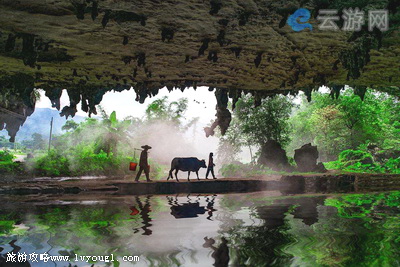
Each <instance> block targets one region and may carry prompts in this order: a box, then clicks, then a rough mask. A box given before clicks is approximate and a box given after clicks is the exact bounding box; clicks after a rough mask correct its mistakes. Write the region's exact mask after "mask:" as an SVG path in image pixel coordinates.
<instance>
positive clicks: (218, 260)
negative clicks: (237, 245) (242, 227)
mask: <svg viewBox="0 0 400 267" xmlns="http://www.w3.org/2000/svg"><path fill="white" fill-rule="evenodd" d="M204 241H205V242H204V244H203V247H204V248H211V249H212V250H213V253H212V254H211V256H212V257H213V258H214V260H215V263H214V266H216V267H224V266H228V264H229V248H228V240H226V239H225V238H224V237H222V238H221V244H220V245H219V246H218V247H215V246H214V244H215V240H214V239H213V238H208V237H204Z"/></svg>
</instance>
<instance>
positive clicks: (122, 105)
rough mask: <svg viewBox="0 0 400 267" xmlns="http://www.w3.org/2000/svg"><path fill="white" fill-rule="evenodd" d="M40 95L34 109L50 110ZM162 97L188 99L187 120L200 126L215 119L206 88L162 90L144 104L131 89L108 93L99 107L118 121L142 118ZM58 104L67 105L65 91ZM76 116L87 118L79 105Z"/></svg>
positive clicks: (212, 99) (214, 104)
mask: <svg viewBox="0 0 400 267" xmlns="http://www.w3.org/2000/svg"><path fill="white" fill-rule="evenodd" d="M40 93H41V98H40V101H39V102H38V103H36V107H38V108H51V102H50V100H49V99H48V98H47V97H46V96H45V95H44V91H40ZM164 96H168V99H169V101H175V100H178V99H179V98H183V97H186V98H188V100H189V105H188V110H187V113H186V117H187V118H188V119H192V118H195V117H199V122H200V123H201V124H209V123H210V121H211V120H214V119H215V113H216V111H215V106H216V104H217V101H216V99H215V96H214V92H210V91H208V87H198V88H197V89H196V91H195V90H194V89H193V88H189V89H186V90H185V91H184V92H182V91H180V90H174V91H172V92H168V90H167V89H166V88H163V89H161V90H160V92H159V94H158V95H156V96H155V97H152V98H146V101H145V103H144V104H140V103H139V102H136V101H135V98H136V93H135V91H134V90H133V89H131V90H129V91H127V90H125V91H122V92H108V93H106V94H105V95H104V97H103V100H102V101H101V103H100V105H101V106H102V107H103V108H104V110H105V111H106V112H107V113H108V114H110V113H111V112H113V111H115V112H116V113H117V118H118V119H120V120H122V119H124V118H125V117H128V116H133V117H139V118H141V117H143V116H144V114H145V111H146V107H147V105H148V104H150V103H151V102H152V101H154V100H156V99H160V98H162V97H164ZM60 102H61V107H64V106H67V105H69V97H68V94H67V92H66V90H64V91H63V94H62V96H61V100H60ZM76 115H79V116H82V117H87V116H88V114H87V113H85V112H83V111H82V110H80V105H78V113H77V114H76Z"/></svg>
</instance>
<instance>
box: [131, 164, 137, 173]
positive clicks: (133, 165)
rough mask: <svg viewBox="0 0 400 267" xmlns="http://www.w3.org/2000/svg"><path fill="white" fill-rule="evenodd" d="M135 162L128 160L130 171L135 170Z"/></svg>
mask: <svg viewBox="0 0 400 267" xmlns="http://www.w3.org/2000/svg"><path fill="white" fill-rule="evenodd" d="M136 167H137V163H135V162H130V163H129V170H130V171H136Z"/></svg>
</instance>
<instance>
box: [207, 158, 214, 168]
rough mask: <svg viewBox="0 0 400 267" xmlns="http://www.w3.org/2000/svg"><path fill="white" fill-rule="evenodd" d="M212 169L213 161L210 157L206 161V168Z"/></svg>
mask: <svg viewBox="0 0 400 267" xmlns="http://www.w3.org/2000/svg"><path fill="white" fill-rule="evenodd" d="M212 167H214V159H213V157H210V158H209V159H208V168H212Z"/></svg>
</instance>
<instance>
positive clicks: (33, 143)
mask: <svg viewBox="0 0 400 267" xmlns="http://www.w3.org/2000/svg"><path fill="white" fill-rule="evenodd" d="M22 145H23V146H25V147H26V148H30V149H33V150H40V149H45V147H46V141H45V140H44V138H43V135H41V134H39V133H34V134H32V136H31V139H30V140H24V141H22Z"/></svg>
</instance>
